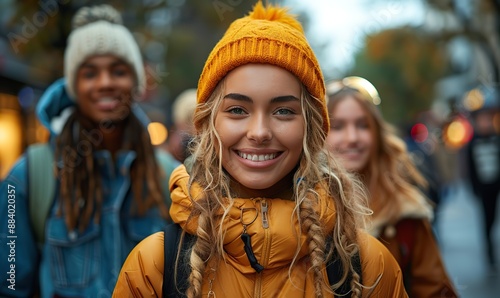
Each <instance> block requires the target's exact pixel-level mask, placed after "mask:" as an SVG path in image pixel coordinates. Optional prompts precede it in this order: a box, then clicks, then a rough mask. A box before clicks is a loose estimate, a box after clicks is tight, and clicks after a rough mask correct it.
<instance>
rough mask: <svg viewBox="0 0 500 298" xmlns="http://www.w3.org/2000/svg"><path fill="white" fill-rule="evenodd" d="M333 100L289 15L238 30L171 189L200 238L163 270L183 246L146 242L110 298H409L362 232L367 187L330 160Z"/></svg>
mask: <svg viewBox="0 0 500 298" xmlns="http://www.w3.org/2000/svg"><path fill="white" fill-rule="evenodd" d="M324 95H325V87H324V81H323V76H322V73H321V70H320V67H319V64H318V62H317V60H316V57H315V55H314V53H313V51H312V49H311V47H310V45H309V44H308V42H307V40H306V38H305V36H304V32H303V30H302V26H301V25H300V23H299V22H298V21H297V20H296V19H295V18H294V17H293V16H291V15H290V14H288V12H287V10H286V9H284V8H279V7H275V6H272V5H267V6H266V7H264V5H263V4H262V3H261V2H260V1H259V2H258V3H257V4H256V5H255V7H254V10H253V11H252V12H251V13H250V14H249V15H248V16H246V17H243V18H241V19H238V20H236V21H234V22H233V23H232V24H231V25H230V27H229V29H228V30H227V32H226V34H225V35H224V36H223V37H222V39H221V40H220V41H219V43H218V44H217V45H216V46H215V48H214V49H213V51H212V53H211V54H210V56H209V57H208V60H207V62H206V64H205V67H204V68H203V71H202V74H201V77H200V81H199V84H198V96H197V100H198V106H197V109H196V112H195V115H194V125H195V128H196V134H195V139H194V144H193V153H192V156H191V157H190V159H192V161H193V162H192V163H188V164H187V165H186V167H184V166H181V167H179V168H177V169H176V170H175V171H174V173H172V178H171V180H170V184H171V189H172V199H173V202H172V208H171V209H170V214H171V216H172V219H173V221H174V222H175V223H177V224H179V226H180V227H179V229H182V231H183V232H182V234H181V236H185V237H188V236H187V235H188V234H189V235H195V236H196V237H195V238H194V241H193V242H188V243H189V246H188V249H186V250H185V251H181V253H180V254H179V257H180V260H179V262H174V261H173V262H171V263H167V264H166V265H165V264H163V262H164V260H165V255H166V252H167V251H170V249H168V244H170V243H171V242H172V241H175V238H176V237H177V235H176V234H164V233H161V232H160V233H156V234H154V235H152V236H151V237H148V238H147V239H146V240H144V241H142V242H141V243H140V244H139V245H138V246H137V247H136V248H135V249H134V250H133V251H132V253H131V254H130V255H129V257H128V258H127V261H126V262H125V264H124V266H123V268H122V271H121V273H120V277H119V280H118V283H117V286H116V289H115V292H114V293H113V296H114V297H145V296H153V297H162V296H178V295H182V296H183V295H184V294H186V295H187V297H216V296H217V297H333V296H334V294H333V292H334V291H336V292H337V293H345V295H347V294H349V295H352V297H361V296H365V297H366V296H368V295H369V293H371V294H372V296H373V297H407V295H406V293H405V292H404V288H403V284H402V280H401V272H400V269H399V267H398V266H397V263H396V261H395V260H394V258H393V257H392V256H391V254H390V253H389V252H388V251H387V249H386V248H385V247H384V246H383V245H382V244H381V243H380V242H378V241H377V240H376V239H375V238H373V237H371V236H369V235H368V234H366V233H365V232H363V231H361V230H360V229H359V227H360V226H361V225H362V219H363V218H364V215H366V212H367V210H366V205H365V204H366V201H365V198H364V197H363V196H362V192H361V191H362V188H361V185H360V184H359V182H358V181H357V180H351V177H350V175H349V174H348V173H346V172H345V171H344V170H343V169H342V168H341V167H338V166H337V164H336V163H335V160H333V159H329V158H328V157H329V154H328V151H327V150H326V147H325V139H326V134H327V132H328V129H329V125H328V113H327V110H326V104H325V101H324V100H325V96H324ZM164 245H167V248H165V247H164ZM170 247H171V246H170ZM174 249H175V251H177V252H178V251H179V250H180V249H179V248H178V247H177V246H174V248H172V250H174ZM334 255H335V256H334ZM356 255H358V256H359V257H358V258H356V257H355V256H356ZM184 256H185V258H184ZM332 258H333V259H334V260H336V265H335V264H332V263H331V261H332ZM174 260H175V258H174ZM356 260H357V261H356ZM359 260H360V262H359ZM162 264H163V267H162ZM325 264H330V266H328V267H329V268H337V269H338V271H337V272H336V273H335V274H333V275H332V276H333V277H335V278H337V280H335V279H334V280H332V279H330V274H329V273H327V271H329V269H327V267H326V265H325ZM183 265H187V266H183ZM176 268H177V269H179V268H186V269H187V277H186V279H181V280H179V279H178V277H179V276H181V272H186V271H184V270H180V271H176ZM172 271H173V272H174V273H172ZM175 272H178V273H175ZM174 274H175V276H173V275H174ZM166 276H173V278H172V279H166V280H165V277H166ZM327 276H328V280H327ZM176 277H177V282H176V280H175V279H176ZM347 280H349V282H346V281H347ZM344 282H346V283H345V285H344V286H343V287H342V286H341V285H343V284H344ZM177 285H179V287H178V288H176V286H177ZM184 285H186V287H185V291H181V293H177V291H178V290H179V289H181V288H184ZM162 286H163V289H162ZM168 287H170V289H171V290H168ZM342 288H343V289H344V290H345V291H342ZM164 289H165V290H164Z"/></svg>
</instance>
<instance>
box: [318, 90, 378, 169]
mask: <svg viewBox="0 0 500 298" xmlns="http://www.w3.org/2000/svg"><path fill="white" fill-rule="evenodd" d="M373 125H374V123H373V120H372V119H371V117H370V116H369V115H368V113H367V111H366V109H365V108H364V107H363V106H362V105H361V103H360V102H359V101H358V100H357V99H355V98H354V97H352V96H351V95H348V96H346V97H345V98H343V99H340V100H339V102H337V103H336V104H335V105H334V106H333V109H331V110H330V132H329V133H328V136H327V139H326V142H327V145H328V147H329V149H330V150H331V151H332V152H333V153H334V154H336V156H337V157H340V160H341V162H342V163H343V165H344V167H345V168H346V169H347V170H348V171H350V172H361V171H363V170H364V169H365V168H366V167H367V165H368V162H369V160H370V156H371V154H370V153H371V152H372V151H373V146H375V140H374V135H373V133H372V132H373Z"/></svg>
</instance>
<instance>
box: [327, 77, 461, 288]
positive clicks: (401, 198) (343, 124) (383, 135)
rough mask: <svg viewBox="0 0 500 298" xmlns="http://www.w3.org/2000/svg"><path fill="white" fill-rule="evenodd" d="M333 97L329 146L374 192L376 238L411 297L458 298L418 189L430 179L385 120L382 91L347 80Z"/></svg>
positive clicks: (334, 88)
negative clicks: (396, 266)
mask: <svg viewBox="0 0 500 298" xmlns="http://www.w3.org/2000/svg"><path fill="white" fill-rule="evenodd" d="M327 95H328V111H329V114H330V118H331V122H330V132H329V134H328V137H327V143H328V145H329V146H330V149H331V151H332V152H333V153H334V155H336V156H337V157H338V158H340V160H341V162H342V163H343V165H344V166H345V168H346V169H347V170H348V171H350V172H352V173H356V174H357V175H358V176H359V178H360V179H362V180H363V181H364V183H365V185H366V187H367V188H368V190H369V194H370V196H369V197H370V198H369V201H368V202H369V206H370V208H371V209H372V210H373V215H372V217H371V223H372V225H371V227H370V233H371V234H372V235H374V236H376V237H377V238H378V239H380V241H381V242H382V243H383V244H384V245H385V246H387V248H388V249H389V251H390V252H391V253H392V254H393V255H394V257H395V258H396V260H397V261H398V263H399V265H400V267H401V269H402V270H403V278H404V281H405V287H406V291H407V292H408V295H409V296H410V297H422V298H423V297H456V296H457V294H456V292H455V289H454V288H453V285H452V283H451V281H450V279H449V278H448V275H447V272H446V269H445V267H444V264H443V261H442V258H441V254H440V251H439V247H438V246H437V243H436V240H435V237H434V234H433V231H432V227H431V223H430V221H431V219H432V207H431V205H430V204H429V202H428V200H427V198H425V196H424V195H423V194H422V192H421V191H420V189H419V187H418V186H425V179H424V178H423V176H422V175H421V174H420V173H419V172H418V170H417V169H416V167H415V166H414V164H413V163H412V162H411V159H410V157H409V154H408V152H407V150H406V146H405V143H404V141H403V140H402V139H401V138H399V137H398V136H397V135H396V134H395V130H394V128H393V127H392V126H391V125H390V124H389V123H387V122H386V121H385V120H384V119H383V118H382V115H381V113H380V111H379V109H378V108H377V105H378V104H379V103H380V97H379V95H378V92H377V90H376V89H375V87H374V86H373V85H372V84H371V83H370V82H369V81H367V80H365V79H363V78H360V77H347V78H344V79H343V80H340V81H332V82H330V83H328V84H327Z"/></svg>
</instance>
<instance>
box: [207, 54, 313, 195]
mask: <svg viewBox="0 0 500 298" xmlns="http://www.w3.org/2000/svg"><path fill="white" fill-rule="evenodd" d="M222 96H223V99H222V103H221V106H220V108H219V111H218V112H217V115H216V119H215V129H216V130H217V132H218V134H219V136H220V139H221V142H222V165H223V167H224V169H225V170H226V171H227V172H228V173H229V175H231V177H232V178H233V180H234V181H235V182H236V183H238V184H239V185H238V187H239V190H240V191H239V193H238V195H239V196H246V195H248V196H264V197H267V196H269V195H270V194H272V193H276V192H277V191H278V192H279V191H280V188H281V187H283V188H288V189H290V188H291V185H290V181H289V180H288V179H289V177H288V178H287V175H288V174H289V173H290V172H291V171H292V170H293V169H294V168H295V166H296V165H297V164H298V162H299V158H300V156H301V154H302V141H303V138H304V117H303V116H302V107H301V101H300V96H301V86H300V83H299V81H298V79H297V78H296V77H295V76H294V75H293V74H291V73H290V72H288V71H286V70H284V69H282V68H280V67H277V66H273V65H269V64H247V65H244V66H240V67H238V68H236V69H234V70H232V71H231V72H230V73H229V74H228V75H227V76H226V81H225V89H224V90H223V94H222ZM271 188H272V189H271ZM283 191H286V190H284V189H283Z"/></svg>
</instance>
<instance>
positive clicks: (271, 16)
mask: <svg viewBox="0 0 500 298" xmlns="http://www.w3.org/2000/svg"><path fill="white" fill-rule="evenodd" d="M248 63H262V64H272V65H276V66H279V67H281V68H284V69H286V70H287V71H289V72H291V73H292V74H294V75H295V76H296V77H297V78H298V79H299V80H300V81H301V82H302V83H303V84H304V85H305V87H306V89H307V91H308V92H309V93H310V94H311V95H312V96H313V97H315V98H316V100H317V102H316V103H317V104H318V105H320V106H321V109H322V115H323V128H324V130H325V132H326V133H328V131H329V130H330V125H329V120H328V112H327V108H326V102H325V84H324V79H323V74H322V72H321V69H320V67H319V64H318V61H317V59H316V56H315V55H314V52H313V50H312V49H311V47H310V45H309V43H308V42H307V39H306V37H305V35H304V31H303V29H302V26H301V24H300V23H299V22H298V21H297V20H296V19H295V18H294V17H293V16H292V15H290V14H288V12H287V10H286V9H284V8H279V7H274V6H270V5H268V6H266V7H264V6H263V4H262V3H261V2H260V1H259V2H258V3H257V4H256V5H255V6H254V9H253V11H252V12H250V14H249V15H248V16H246V17H243V18H240V19H237V20H235V21H234V22H233V23H232V24H231V25H230V26H229V28H228V30H227V31H226V33H225V34H224V36H223V37H222V38H221V40H220V41H219V42H218V43H217V45H216V46H215V47H214V49H213V50H212V52H211V53H210V55H209V57H208V59H207V61H206V63H205V66H204V68H203V71H202V74H201V77H200V80H199V82H198V98H197V100H198V103H204V102H206V101H207V100H208V98H209V97H210V95H211V94H212V92H213V91H214V89H215V88H216V86H217V84H218V83H219V82H220V81H221V80H222V79H223V78H224V77H225V76H226V75H227V74H228V73H229V72H230V71H231V70H233V69H235V68H237V67H239V66H242V65H244V64H248ZM195 127H197V128H198V127H199V124H197V123H195Z"/></svg>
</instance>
